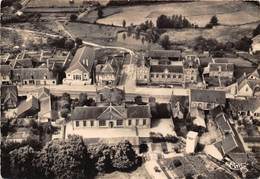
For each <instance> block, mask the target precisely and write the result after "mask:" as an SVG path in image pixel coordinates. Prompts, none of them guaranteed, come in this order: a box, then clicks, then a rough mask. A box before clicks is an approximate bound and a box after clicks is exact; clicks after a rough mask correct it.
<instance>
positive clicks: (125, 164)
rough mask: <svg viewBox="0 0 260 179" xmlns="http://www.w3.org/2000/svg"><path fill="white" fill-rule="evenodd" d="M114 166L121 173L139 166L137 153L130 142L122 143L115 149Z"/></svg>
mask: <svg viewBox="0 0 260 179" xmlns="http://www.w3.org/2000/svg"><path fill="white" fill-rule="evenodd" d="M113 150H114V155H113V160H112V165H113V167H114V168H115V169H117V170H119V171H129V170H132V169H134V167H136V165H137V158H136V153H135V151H134V149H133V147H132V144H131V143H130V142H129V141H122V142H120V143H119V144H117V145H116V146H114V147H113Z"/></svg>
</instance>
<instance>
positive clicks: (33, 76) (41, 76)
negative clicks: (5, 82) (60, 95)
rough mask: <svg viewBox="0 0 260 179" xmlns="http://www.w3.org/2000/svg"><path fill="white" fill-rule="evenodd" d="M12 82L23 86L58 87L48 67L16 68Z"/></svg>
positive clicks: (13, 71)
mask: <svg viewBox="0 0 260 179" xmlns="http://www.w3.org/2000/svg"><path fill="white" fill-rule="evenodd" d="M12 81H13V82H14V83H17V84H22V85H56V84H57V79H56V76H55V75H54V73H53V72H52V71H51V70H50V69H49V68H47V67H38V68H15V69H13V70H12Z"/></svg>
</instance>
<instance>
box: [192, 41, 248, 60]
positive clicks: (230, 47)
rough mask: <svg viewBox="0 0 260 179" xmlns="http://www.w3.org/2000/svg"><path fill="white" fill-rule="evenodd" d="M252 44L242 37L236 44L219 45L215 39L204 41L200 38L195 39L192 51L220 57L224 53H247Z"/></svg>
mask: <svg viewBox="0 0 260 179" xmlns="http://www.w3.org/2000/svg"><path fill="white" fill-rule="evenodd" d="M251 44H252V40H251V39H250V38H248V37H246V36H245V37H242V38H241V39H239V40H238V41H236V42H226V43H221V42H219V41H217V40H216V39H212V38H209V39H206V38H204V37H202V36H200V37H197V38H196V39H195V43H194V45H193V49H194V50H196V51H201V52H203V51H209V52H210V53H211V54H212V55H213V56H215V57H222V56H224V55H225V52H234V51H235V50H241V51H246V52H248V51H249V49H250V47H251Z"/></svg>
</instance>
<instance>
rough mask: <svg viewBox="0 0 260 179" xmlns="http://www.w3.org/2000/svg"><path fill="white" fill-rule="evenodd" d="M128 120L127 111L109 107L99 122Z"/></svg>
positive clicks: (117, 107) (122, 108) (121, 108)
mask: <svg viewBox="0 0 260 179" xmlns="http://www.w3.org/2000/svg"><path fill="white" fill-rule="evenodd" d="M125 118H126V109H125V108H124V107H121V106H115V107H114V106H111V105H110V106H108V107H107V109H106V110H105V111H104V112H103V113H102V114H100V115H99V116H98V117H97V119H98V120H112V119H113V120H119V119H121V120H123V119H125Z"/></svg>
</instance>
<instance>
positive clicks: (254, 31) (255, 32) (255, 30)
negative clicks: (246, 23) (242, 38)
mask: <svg viewBox="0 0 260 179" xmlns="http://www.w3.org/2000/svg"><path fill="white" fill-rule="evenodd" d="M259 34H260V24H258V26H257V27H256V28H255V29H254V30H253V37H255V36H257V35H259Z"/></svg>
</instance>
